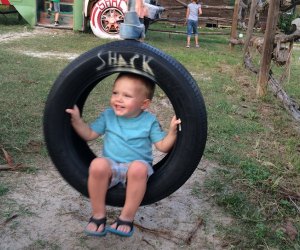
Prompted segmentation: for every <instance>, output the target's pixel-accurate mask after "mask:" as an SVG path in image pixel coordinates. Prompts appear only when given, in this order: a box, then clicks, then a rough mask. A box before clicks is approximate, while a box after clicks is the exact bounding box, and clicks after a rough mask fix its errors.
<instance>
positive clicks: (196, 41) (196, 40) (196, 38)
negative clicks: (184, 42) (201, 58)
mask: <svg viewBox="0 0 300 250" xmlns="http://www.w3.org/2000/svg"><path fill="white" fill-rule="evenodd" d="M195 44H196V46H199V42H198V35H197V34H196V35H195Z"/></svg>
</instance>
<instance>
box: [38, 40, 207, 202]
mask: <svg viewBox="0 0 300 250" xmlns="http://www.w3.org/2000/svg"><path fill="white" fill-rule="evenodd" d="M120 72H131V73H135V74H139V75H142V76H144V77H147V78H149V79H150V80H152V81H153V82H155V83H156V84H157V85H158V86H159V87H160V88H161V89H162V91H163V92H164V93H165V94H166V96H167V97H168V98H169V100H170V102H171V104H172V106H173V109H174V111H175V114H176V116H177V117H178V118H180V119H181V130H180V131H178V136H177V140H176V143H175V145H174V147H173V149H172V150H171V151H170V152H169V153H168V154H167V155H166V156H165V157H164V158H163V159H161V160H160V161H159V162H157V163H156V164H155V165H154V166H153V168H154V170H155V172H154V174H153V175H152V176H151V177H150V178H149V180H148V184H147V191H146V194H145V196H144V199H143V201H142V204H141V205H147V204H151V203H154V202H156V201H159V200H161V199H163V198H165V197H167V196H169V195H170V194H171V193H173V192H175V191H176V190H177V189H178V188H179V187H181V186H182V185H183V184H184V183H185V182H186V181H187V180H188V178H189V177H190V176H191V175H192V173H193V172H194V170H195V169H196V167H197V166H198V164H199V162H200V160H201V157H202V155H203V151H204V148H205V143H206V138H207V117H206V108H205V104H204V101H203V97H202V94H201V92H200V90H199V88H198V86H197V83H196V81H195V80H194V79H193V77H192V76H191V75H190V73H189V72H188V71H187V70H186V69H185V68H184V67H183V66H182V65H181V64H180V63H179V62H177V61H176V60H175V59H173V58H172V57H170V56H168V55H166V54H165V53H164V52H162V51H160V50H158V49H156V48H154V47H152V46H150V45H147V44H145V43H141V42H138V41H135V40H123V41H116V42H111V43H108V44H105V45H101V46H98V47H96V48H94V49H92V50H90V51H88V52H86V53H85V54H83V55H81V56H79V57H78V58H77V59H75V60H74V61H73V62H71V63H70V64H69V65H68V66H67V67H66V68H65V69H64V70H63V71H62V72H61V74H60V75H59V76H58V78H57V80H56V81H55V83H54V85H53V87H52V89H51V91H50V93H49V96H48V99H47V102H46V106H45V111H44V121H43V122H44V135H45V141H46V146H47V149H48V152H49V155H50V157H51V159H52V161H53V163H54V165H55V166H56V168H57V169H58V171H59V172H60V174H61V175H62V176H63V178H64V179H65V180H66V181H67V182H68V183H69V184H70V185H71V186H72V187H74V188H75V189H76V190H77V191H79V192H80V193H82V194H83V195H85V196H88V190H87V179H88V169H89V165H90V162H91V161H92V160H93V159H94V158H95V157H96V156H95V154H94V153H93V152H92V150H91V149H90V147H89V146H88V144H87V143H86V142H85V141H83V140H82V139H81V138H80V137H79V136H78V135H77V134H76V132H75V131H74V130H73V128H72V126H71V122H70V116H69V115H68V114H67V113H66V112H65V109H66V108H69V107H73V105H74V104H76V105H77V106H78V107H79V109H80V110H81V112H82V110H83V108H84V104H85V102H86V100H87V97H88V96H89V94H90V93H91V91H92V90H93V89H94V88H95V87H96V86H98V85H101V82H102V81H103V80H104V79H105V78H106V77H108V76H110V75H112V74H115V73H120ZM124 201H125V189H124V188H122V187H120V186H116V187H114V188H112V189H110V190H109V191H108V193H107V204H108V205H112V206H123V204H124Z"/></svg>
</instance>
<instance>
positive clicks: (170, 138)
mask: <svg viewBox="0 0 300 250" xmlns="http://www.w3.org/2000/svg"><path fill="white" fill-rule="evenodd" d="M178 124H181V120H180V119H176V116H173V118H172V120H171V123H170V128H169V132H168V134H167V135H166V136H165V138H164V139H162V140H161V141H159V142H156V143H154V145H155V147H156V148H157V149H158V150H159V151H161V152H164V153H167V152H169V151H170V150H171V148H172V147H173V145H174V143H175V141H176V138H177V125H178Z"/></svg>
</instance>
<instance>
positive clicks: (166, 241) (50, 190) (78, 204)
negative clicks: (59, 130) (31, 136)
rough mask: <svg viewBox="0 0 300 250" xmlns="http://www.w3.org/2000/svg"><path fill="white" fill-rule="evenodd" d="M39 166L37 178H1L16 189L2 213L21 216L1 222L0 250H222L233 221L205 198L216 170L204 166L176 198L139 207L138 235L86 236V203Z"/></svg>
mask: <svg viewBox="0 0 300 250" xmlns="http://www.w3.org/2000/svg"><path fill="white" fill-rule="evenodd" d="M38 164H39V165H40V166H41V169H40V170H39V171H38V172H37V173H36V174H25V173H20V172H5V173H3V175H2V177H1V178H5V180H6V182H9V185H10V186H13V187H15V188H14V189H13V191H11V192H9V194H8V195H7V196H6V197H8V200H6V201H5V202H4V203H5V206H4V205H3V204H2V205H0V208H1V209H2V211H3V210H7V212H9V207H10V208H13V209H12V210H14V211H18V212H16V213H15V214H10V216H9V219H8V220H7V221H6V222H1V226H0V230H1V234H0V249H95V248H97V249H180V248H183V249H224V247H222V245H221V244H220V241H219V240H218V238H217V237H216V235H215V232H216V226H218V225H220V224H221V223H222V224H228V223H230V219H229V218H227V217H225V216H224V215H223V214H222V213H221V212H220V210H219V209H218V207H215V205H214V204H213V203H212V202H210V200H209V198H208V197H206V196H205V195H204V194H202V193H201V187H202V186H203V181H204V179H205V177H206V176H207V174H209V172H210V171H211V170H212V169H213V168H215V167H216V166H215V165H214V164H212V163H210V162H208V161H205V160H203V161H202V162H201V164H200V165H199V166H198V168H197V170H196V171H195V172H194V174H193V175H192V177H191V178H190V179H189V180H188V181H187V182H186V183H185V185H183V186H182V187H181V188H180V189H179V190H178V191H177V192H175V193H174V194H172V195H171V196H169V197H168V198H166V199H164V200H162V201H160V202H157V203H155V204H152V205H149V206H144V207H141V208H140V210H139V212H138V214H137V216H136V220H135V224H136V226H135V229H136V230H135V234H134V235H133V237H131V238H128V239H124V238H119V237H117V236H115V235H111V234H108V235H107V236H106V237H104V238H94V237H87V236H85V235H84V234H83V232H82V231H83V228H84V227H85V225H86V224H87V220H88V218H89V217H90V204H89V201H88V199H87V198H85V197H83V196H82V195H80V194H79V193H78V192H77V191H75V190H74V189H73V188H71V187H70V186H69V185H68V184H67V183H66V182H65V181H64V180H63V179H62V177H61V176H60V175H59V174H58V172H57V171H56V169H55V168H54V167H53V166H52V163H51V162H40V163H38ZM118 213H119V208H115V207H109V208H108V219H109V221H111V220H112V219H114V218H115V217H116V216H117V215H118Z"/></svg>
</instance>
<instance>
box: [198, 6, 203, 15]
mask: <svg viewBox="0 0 300 250" xmlns="http://www.w3.org/2000/svg"><path fill="white" fill-rule="evenodd" d="M198 10H199V15H202V8H201V6H200V7H199V9H198Z"/></svg>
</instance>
